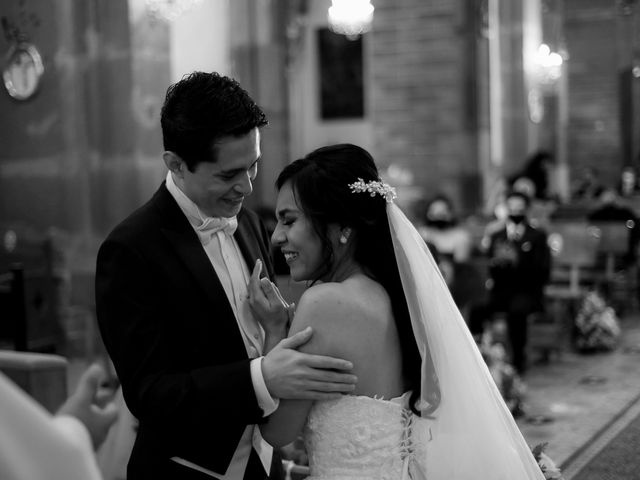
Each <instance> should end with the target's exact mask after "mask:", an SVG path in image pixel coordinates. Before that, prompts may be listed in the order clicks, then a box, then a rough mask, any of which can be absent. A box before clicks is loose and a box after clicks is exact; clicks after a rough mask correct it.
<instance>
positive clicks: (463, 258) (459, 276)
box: [418, 195, 484, 310]
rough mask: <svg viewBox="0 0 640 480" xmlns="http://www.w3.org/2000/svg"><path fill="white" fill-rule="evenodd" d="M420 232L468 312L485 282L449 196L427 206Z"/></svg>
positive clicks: (465, 231)
mask: <svg viewBox="0 0 640 480" xmlns="http://www.w3.org/2000/svg"><path fill="white" fill-rule="evenodd" d="M418 231H419V232H420V235H421V236H422V238H423V239H424V241H425V242H426V243H427V244H428V245H429V246H430V247H431V248H430V250H431V251H432V252H434V251H437V255H438V266H439V267H440V271H441V272H442V275H443V277H444V278H445V281H446V282H447V285H448V287H449V289H450V290H451V294H452V295H453V298H454V300H455V301H456V304H457V305H458V308H459V309H460V310H464V309H465V308H466V306H467V305H468V304H469V302H470V301H471V300H472V299H473V298H474V297H475V295H476V294H475V292H476V291H477V290H478V289H479V288H481V285H482V283H483V282H484V280H483V279H482V278H480V275H479V273H478V272H477V271H476V270H475V269H474V268H473V267H472V265H471V264H470V262H469V260H470V257H471V252H472V249H473V239H472V237H471V233H470V232H469V230H467V228H465V226H464V225H463V224H461V223H460V222H458V219H457V217H456V215H455V212H454V209H453V205H452V202H451V200H450V199H449V198H448V197H447V196H445V195H437V196H436V197H434V198H433V199H432V200H431V201H430V202H429V203H428V204H427V208H426V212H425V216H424V225H423V226H421V227H420V228H419V229H418ZM479 286H480V287H479Z"/></svg>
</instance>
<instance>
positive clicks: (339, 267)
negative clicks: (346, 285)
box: [328, 258, 364, 282]
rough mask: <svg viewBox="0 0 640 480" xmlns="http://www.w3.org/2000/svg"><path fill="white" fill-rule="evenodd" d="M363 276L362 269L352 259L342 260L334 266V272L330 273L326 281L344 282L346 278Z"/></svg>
mask: <svg viewBox="0 0 640 480" xmlns="http://www.w3.org/2000/svg"><path fill="white" fill-rule="evenodd" d="M358 274H364V269H363V268H362V266H360V265H359V264H358V263H357V262H355V261H354V260H353V258H343V259H341V260H340V261H338V263H337V264H336V267H335V269H334V271H333V272H332V273H331V275H330V278H329V279H328V281H330V282H344V281H345V280H346V279H347V278H350V277H353V276H354V275H358Z"/></svg>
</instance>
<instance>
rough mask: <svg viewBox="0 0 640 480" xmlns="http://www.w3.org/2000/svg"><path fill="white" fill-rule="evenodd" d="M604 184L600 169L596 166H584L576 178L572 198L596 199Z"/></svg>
mask: <svg viewBox="0 0 640 480" xmlns="http://www.w3.org/2000/svg"><path fill="white" fill-rule="evenodd" d="M603 190H604V185H602V182H601V181H600V178H599V174H598V171H597V170H596V169H595V168H594V167H590V166H587V167H584V168H583V169H582V171H581V175H580V177H579V178H578V179H577V180H576V182H575V184H574V185H573V187H572V189H571V199H572V200H594V199H597V198H598V197H599V196H600V194H601V193H602V191H603Z"/></svg>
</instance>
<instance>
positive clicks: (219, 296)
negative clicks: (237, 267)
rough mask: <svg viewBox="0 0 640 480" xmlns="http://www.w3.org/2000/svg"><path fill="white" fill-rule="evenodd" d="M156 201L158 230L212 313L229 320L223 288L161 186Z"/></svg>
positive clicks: (190, 228)
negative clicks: (211, 306)
mask: <svg viewBox="0 0 640 480" xmlns="http://www.w3.org/2000/svg"><path fill="white" fill-rule="evenodd" d="M156 199H157V202H158V207H159V208H160V211H161V212H163V219H164V222H163V226H162V227H161V231H162V233H163V235H164V236H165V237H166V239H167V240H168V242H169V244H170V245H171V247H172V248H173V250H174V251H175V252H176V253H177V254H178V256H179V257H180V259H181V260H182V262H183V263H184V265H185V267H186V269H187V270H188V271H189V272H190V273H191V274H192V275H193V276H194V277H195V279H196V281H197V283H198V284H199V285H200V286H201V287H202V288H203V290H204V293H205V295H206V296H207V298H208V300H209V301H210V302H211V303H213V304H214V305H215V306H216V310H217V311H218V312H220V313H221V314H223V315H224V316H228V317H230V318H232V319H233V318H234V314H233V310H232V309H231V305H229V300H228V298H227V295H226V293H225V291H224V287H223V286H222V283H220V279H219V278H218V275H217V274H216V272H215V270H214V268H213V266H212V265H211V262H210V261H209V257H207V254H206V252H205V251H204V249H203V248H202V244H201V243H200V240H199V239H198V235H197V234H196V233H195V231H194V230H193V227H192V226H191V224H190V223H189V221H188V220H187V218H186V217H185V216H184V214H183V213H182V211H181V210H180V207H179V206H178V204H177V203H176V201H175V200H174V199H173V197H172V196H171V194H170V193H169V191H168V190H167V188H166V187H165V186H164V184H163V185H162V187H160V190H159V191H158V193H157V194H156Z"/></svg>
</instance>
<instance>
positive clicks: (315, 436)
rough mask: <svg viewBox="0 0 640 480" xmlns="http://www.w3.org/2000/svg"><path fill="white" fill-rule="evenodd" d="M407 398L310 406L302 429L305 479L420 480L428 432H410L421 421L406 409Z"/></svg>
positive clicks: (347, 399)
mask: <svg viewBox="0 0 640 480" xmlns="http://www.w3.org/2000/svg"><path fill="white" fill-rule="evenodd" d="M407 399H408V394H405V395H403V396H402V397H398V398H394V399H392V400H381V399H377V398H371V397H364V396H344V397H342V398H339V399H337V400H329V401H323V402H316V403H315V404H314V406H313V407H312V409H311V411H310V413H309V416H308V418H307V423H306V425H305V429H304V438H305V446H306V450H307V454H308V455H309V467H310V469H311V476H310V477H308V480H350V479H365V478H366V479H380V480H401V479H403V480H404V479H409V478H411V479H414V480H416V479H419V478H424V475H423V474H422V472H424V468H425V466H424V465H422V464H421V463H423V462H424V461H425V459H426V457H427V456H426V448H427V443H428V438H425V437H426V436H427V434H428V429H424V428H414V425H415V423H416V422H425V421H426V420H423V419H421V418H420V417H417V416H415V415H414V414H413V413H412V412H411V410H409V409H408V408H407Z"/></svg>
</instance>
